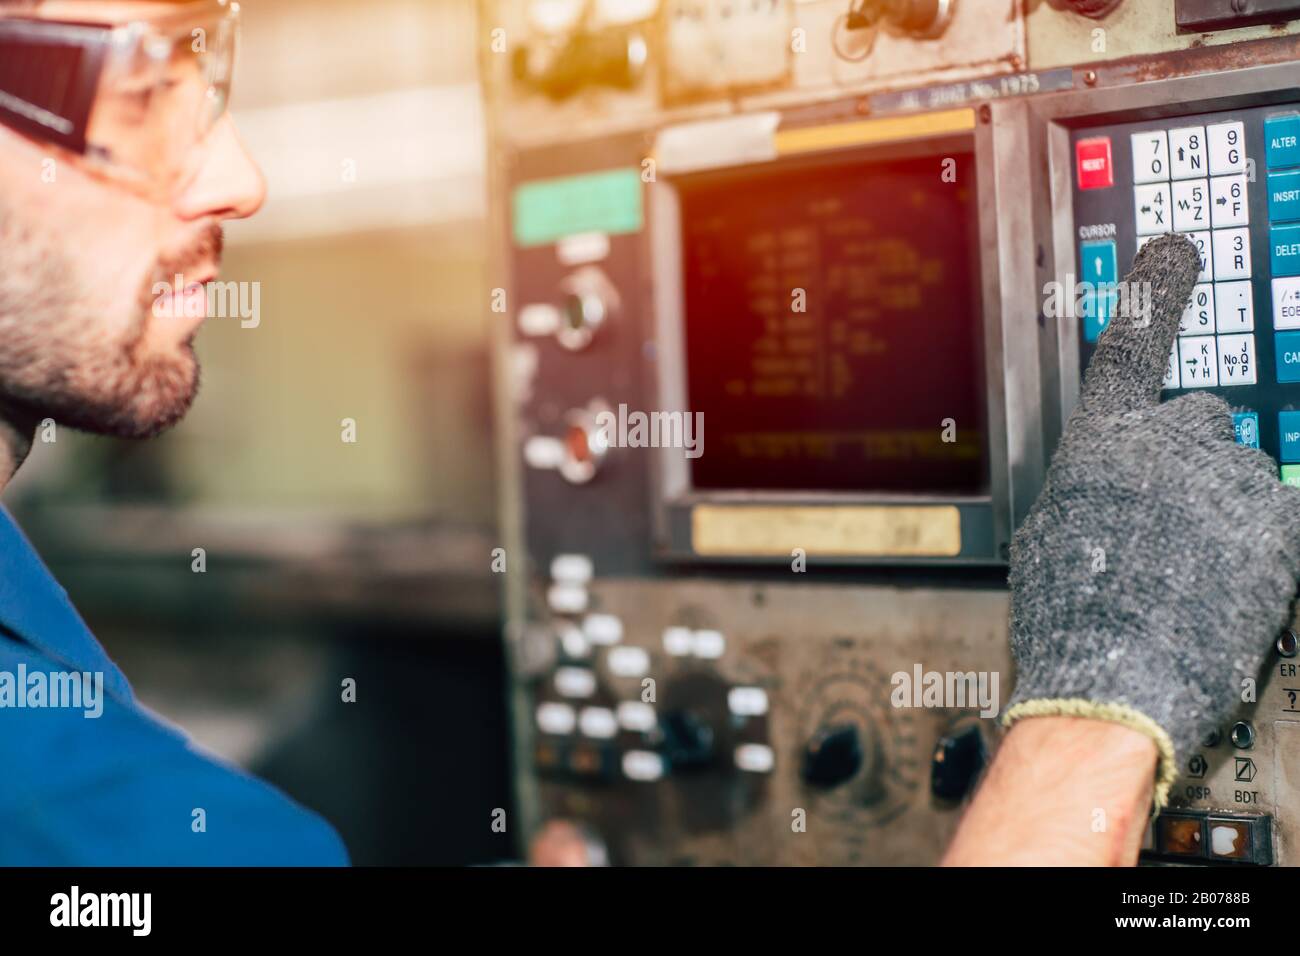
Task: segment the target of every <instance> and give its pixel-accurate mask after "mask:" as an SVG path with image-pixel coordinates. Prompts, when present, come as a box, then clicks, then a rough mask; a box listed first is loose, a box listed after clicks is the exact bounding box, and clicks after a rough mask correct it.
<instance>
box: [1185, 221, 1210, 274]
mask: <svg viewBox="0 0 1300 956" xmlns="http://www.w3.org/2000/svg"><path fill="white" fill-rule="evenodd" d="M1187 238H1188V239H1190V240H1192V245H1194V246H1195V247H1196V254H1197V255H1198V256H1200V257H1201V271H1200V274H1199V275H1197V277H1196V281H1197V282H1210V281H1212V280H1213V279H1214V259H1213V257H1212V256H1211V255H1210V231H1209V230H1208V229H1207V230H1206V231H1205V232H1189V233H1187Z"/></svg>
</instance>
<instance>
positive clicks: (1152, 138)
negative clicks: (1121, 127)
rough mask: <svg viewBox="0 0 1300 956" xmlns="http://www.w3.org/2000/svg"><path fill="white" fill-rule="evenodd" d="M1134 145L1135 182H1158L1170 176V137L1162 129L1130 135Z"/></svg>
mask: <svg viewBox="0 0 1300 956" xmlns="http://www.w3.org/2000/svg"><path fill="white" fill-rule="evenodd" d="M1129 141H1130V143H1131V144H1132V146H1133V182H1135V183H1157V182H1160V181H1161V180H1163V179H1168V178H1169V138H1168V137H1167V136H1166V135H1165V131H1164V130H1162V129H1149V130H1146V131H1144V132H1141V133H1134V134H1133V135H1132V136H1131V137H1129Z"/></svg>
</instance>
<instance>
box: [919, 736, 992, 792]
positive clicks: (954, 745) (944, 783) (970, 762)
mask: <svg viewBox="0 0 1300 956" xmlns="http://www.w3.org/2000/svg"><path fill="white" fill-rule="evenodd" d="M987 756H988V754H987V751H986V750H985V747H984V735H983V734H981V733H980V729H979V727H978V726H977V725H975V724H970V725H969V726H966V727H963V728H960V729H958V730H953V731H950V732H949V733H946V734H944V735H943V736H942V737H940V738H939V742H938V743H937V744H936V745H935V748H934V756H933V757H932V758H931V760H930V792H931V793H932V794H934V795H935V796H936V797H937V798H939V799H940V800H960V799H961V798H962V797H964V796H966V794H967V793H968V792H969V791H970V788H971V785H972V784H974V782H975V778H976V777H978V776H979V773H980V771H981V770H983V769H984V762H985V760H986V759H987Z"/></svg>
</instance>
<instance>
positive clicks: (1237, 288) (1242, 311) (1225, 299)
mask: <svg viewBox="0 0 1300 956" xmlns="http://www.w3.org/2000/svg"><path fill="white" fill-rule="evenodd" d="M1197 288H1198V289H1199V288H1200V286H1197ZM1195 295H1196V294H1195V293H1194V292H1193V293H1192V296H1193V298H1195ZM1214 321H1215V323H1216V325H1215V328H1216V329H1217V330H1218V331H1219V332H1253V331H1255V296H1254V292H1253V291H1252V289H1251V285H1250V282H1249V281H1247V282H1216V283H1215V284H1214Z"/></svg>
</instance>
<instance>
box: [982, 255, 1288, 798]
mask: <svg viewBox="0 0 1300 956" xmlns="http://www.w3.org/2000/svg"><path fill="white" fill-rule="evenodd" d="M1198 271H1199V264H1198V257H1197V254H1196V251H1195V249H1194V247H1193V246H1192V244H1191V242H1189V241H1188V240H1187V239H1185V238H1183V237H1181V236H1173V235H1167V236H1161V237H1158V238H1156V239H1154V240H1152V241H1151V242H1149V243H1148V244H1147V245H1146V246H1145V247H1144V248H1143V249H1142V251H1141V252H1140V253H1139V254H1138V257H1137V260H1136V261H1135V263H1134V266H1133V271H1132V272H1131V273H1130V274H1129V275H1128V277H1127V278H1126V279H1125V280H1124V281H1125V283H1126V284H1127V287H1128V291H1129V292H1130V293H1132V295H1130V300H1133V299H1137V300H1140V301H1148V302H1149V308H1147V309H1145V310H1143V311H1142V313H1141V314H1137V315H1118V316H1116V317H1115V318H1114V320H1113V321H1112V322H1111V325H1110V327H1109V328H1108V329H1107V330H1106V331H1105V332H1104V333H1102V336H1101V340H1100V341H1099V342H1098V347H1097V352H1096V354H1095V355H1094V357H1093V360H1092V363H1091V365H1090V366H1089V368H1088V374H1087V380H1086V382H1085V384H1084V388H1083V393H1082V395H1081V396H1080V400H1079V406H1078V408H1077V409H1075V412H1074V414H1073V416H1071V418H1070V422H1069V424H1068V426H1067V427H1066V429H1065V434H1064V436H1063V437H1062V439H1061V444H1060V446H1059V447H1058V448H1057V451H1056V454H1055V456H1054V457H1053V459H1052V465H1051V468H1050V469H1049V470H1048V474H1047V481H1046V484H1045V486H1044V488H1043V492H1042V494H1041V495H1040V496H1039V498H1038V500H1037V501H1036V502H1035V503H1034V507H1033V508H1032V510H1031V511H1030V513H1029V516H1028V518H1027V519H1026V520H1025V522H1024V524H1023V525H1022V526H1021V528H1020V529H1019V531H1017V533H1016V536H1015V539H1014V541H1013V543H1012V550H1011V576H1010V582H1011V647H1012V651H1013V653H1014V655H1015V659H1016V669H1017V683H1016V692H1015V695H1014V697H1013V699H1012V702H1011V705H1010V706H1009V707H1008V709H1007V711H1006V713H1005V715H1004V717H1003V720H1004V721H1005V722H1006V723H1008V724H1009V723H1012V722H1014V721H1016V720H1018V719H1020V718H1023V717H1032V716H1042V715H1046V714H1059V715H1068V716H1081V717H1091V718H1099V719H1103V720H1110V721H1115V722H1118V723H1122V724H1124V725H1125V726H1128V727H1131V728H1133V729H1135V730H1138V731H1140V732H1141V733H1144V734H1146V735H1147V736H1149V737H1150V738H1151V739H1152V740H1154V741H1155V743H1156V747H1157V749H1158V751H1159V753H1160V766H1159V771H1158V783H1157V787H1156V802H1157V803H1158V804H1160V805H1163V803H1164V800H1165V797H1166V795H1167V793H1168V788H1169V785H1170V784H1171V783H1172V782H1173V779H1174V777H1175V776H1176V767H1177V763H1176V760H1177V757H1176V754H1177V755H1181V756H1183V757H1186V755H1187V754H1188V752H1189V751H1191V750H1193V749H1195V747H1196V745H1197V742H1198V741H1199V740H1200V739H1201V738H1202V737H1204V736H1205V734H1206V733H1207V732H1208V731H1209V730H1210V729H1211V728H1212V727H1214V726H1215V725H1216V724H1217V723H1218V722H1219V721H1221V720H1223V719H1224V718H1225V717H1227V716H1228V714H1229V713H1230V712H1231V711H1232V709H1233V707H1234V705H1236V704H1237V703H1239V701H1240V697H1239V694H1240V693H1241V688H1242V681H1243V680H1244V679H1245V678H1255V677H1257V676H1258V672H1259V666H1260V663H1261V661H1262V659H1263V657H1264V654H1265V653H1266V651H1267V649H1268V647H1269V646H1270V644H1271V643H1272V641H1273V640H1274V638H1275V637H1276V636H1277V633H1278V632H1279V631H1280V630H1281V629H1282V628H1283V627H1284V626H1285V625H1286V623H1287V621H1288V620H1289V619H1290V616H1291V602H1292V599H1293V597H1294V596H1295V590H1296V579H1297V576H1298V575H1300V491H1298V490H1297V489H1295V488H1290V487H1287V486H1285V485H1283V484H1282V483H1281V482H1280V481H1279V480H1278V477H1277V465H1276V464H1275V463H1274V462H1273V460H1272V459H1271V458H1269V457H1268V455H1266V454H1265V453H1264V452H1262V451H1259V450H1258V449H1254V448H1248V447H1245V446H1243V445H1238V444H1237V443H1236V442H1235V441H1234V439H1233V429H1232V417H1231V415H1230V414H1229V412H1228V407H1227V405H1226V404H1225V403H1224V401H1223V399H1221V398H1219V397H1218V396H1215V395H1210V394H1207V393H1205V392H1194V393H1192V394H1190V395H1186V396H1184V397H1182V398H1178V399H1175V400H1174V401H1171V402H1168V403H1165V404H1163V405H1162V404H1160V401H1159V399H1160V387H1161V381H1162V379H1163V375H1164V369H1165V364H1166V362H1167V361H1168V356H1169V349H1170V347H1171V345H1172V344H1173V341H1174V337H1175V336H1176V335H1177V331H1178V322H1179V318H1180V316H1181V314H1182V311H1183V309H1184V307H1185V306H1186V304H1187V302H1188V299H1189V297H1190V294H1191V290H1192V286H1193V285H1194V283H1195V282H1196V276H1197V272H1198ZM1148 296H1149V298H1148ZM1212 360H1213V359H1212Z"/></svg>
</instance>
